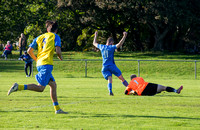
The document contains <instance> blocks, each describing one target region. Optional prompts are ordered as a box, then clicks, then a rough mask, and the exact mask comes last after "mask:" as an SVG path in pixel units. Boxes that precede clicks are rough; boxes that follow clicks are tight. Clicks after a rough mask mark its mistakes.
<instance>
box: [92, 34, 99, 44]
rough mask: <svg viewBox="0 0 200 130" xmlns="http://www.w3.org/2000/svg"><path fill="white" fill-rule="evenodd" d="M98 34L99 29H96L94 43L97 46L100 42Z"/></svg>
mask: <svg viewBox="0 0 200 130" xmlns="http://www.w3.org/2000/svg"><path fill="white" fill-rule="evenodd" d="M97 36H98V31H96V32H95V34H94V40H93V45H94V46H95V47H97V45H98V43H97Z"/></svg>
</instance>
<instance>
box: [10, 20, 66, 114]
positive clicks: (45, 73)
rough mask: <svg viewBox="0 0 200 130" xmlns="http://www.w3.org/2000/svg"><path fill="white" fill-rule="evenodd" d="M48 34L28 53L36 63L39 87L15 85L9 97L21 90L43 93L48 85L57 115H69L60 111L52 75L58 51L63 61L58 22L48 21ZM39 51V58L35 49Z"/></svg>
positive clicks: (35, 43)
mask: <svg viewBox="0 0 200 130" xmlns="http://www.w3.org/2000/svg"><path fill="white" fill-rule="evenodd" d="M46 28H47V33H45V34H42V35H40V36H38V37H37V38H36V39H34V40H33V42H32V43H31V44H30V45H29V48H28V53H29V55H30V56H31V57H32V58H33V59H34V60H35V61H36V63H37V70H38V74H37V75H36V76H35V78H36V80H37V82H38V83H39V84H38V85H36V84H27V85H26V84H24V85H19V84H17V83H15V84H14V85H13V86H12V87H11V88H10V90H9V91H8V95H10V94H11V93H12V92H16V91H20V90H32V91H36V92H43V91H44V89H45V87H46V85H49V86H50V96H51V99H52V101H53V105H54V108H55V114H67V112H64V111H63V110H62V109H60V107H59V104H58V100H57V93H56V87H57V85H56V82H55V79H54V77H53V75H52V73H51V72H52V70H53V55H54V51H55V50H56V53H57V56H58V58H59V59H60V60H62V59H63V58H62V55H61V39H60V37H59V36H58V35H57V34H56V33H57V30H58V24H57V22H56V21H49V20H47V21H46ZM36 48H37V49H38V53H37V57H36V56H35V55H34V53H33V51H34V49H36Z"/></svg>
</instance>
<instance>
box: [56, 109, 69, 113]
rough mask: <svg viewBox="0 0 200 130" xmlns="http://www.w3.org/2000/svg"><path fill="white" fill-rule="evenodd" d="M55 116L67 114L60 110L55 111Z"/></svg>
mask: <svg viewBox="0 0 200 130" xmlns="http://www.w3.org/2000/svg"><path fill="white" fill-rule="evenodd" d="M55 114H68V112H64V111H63V110H62V109H59V110H57V111H55Z"/></svg>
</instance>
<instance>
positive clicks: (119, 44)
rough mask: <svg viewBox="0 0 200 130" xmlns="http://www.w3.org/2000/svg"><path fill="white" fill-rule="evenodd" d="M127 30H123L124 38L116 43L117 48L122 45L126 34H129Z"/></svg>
mask: <svg viewBox="0 0 200 130" xmlns="http://www.w3.org/2000/svg"><path fill="white" fill-rule="evenodd" d="M127 34H128V33H127V32H123V37H122V39H121V40H120V42H119V43H118V44H117V45H116V47H117V48H119V47H121V46H122V45H123V43H124V41H125V39H126V36H127Z"/></svg>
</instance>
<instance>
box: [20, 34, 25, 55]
mask: <svg viewBox="0 0 200 130" xmlns="http://www.w3.org/2000/svg"><path fill="white" fill-rule="evenodd" d="M25 50H26V37H25V35H24V34H23V33H21V37H20V38H19V51H20V54H19V55H20V56H21V55H22V51H25Z"/></svg>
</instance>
